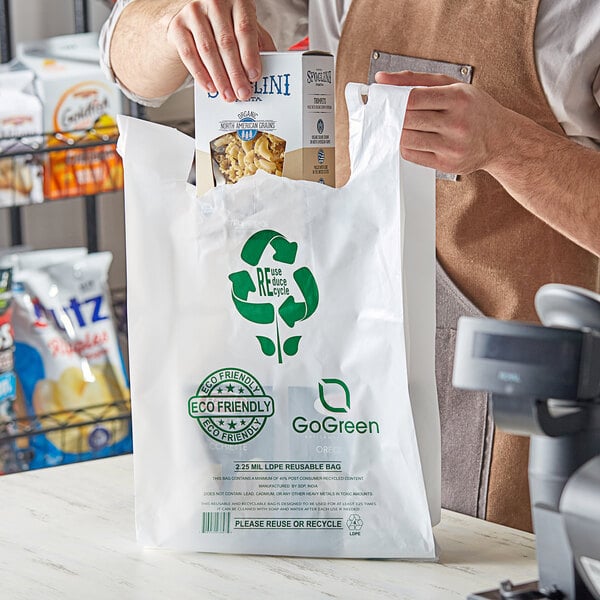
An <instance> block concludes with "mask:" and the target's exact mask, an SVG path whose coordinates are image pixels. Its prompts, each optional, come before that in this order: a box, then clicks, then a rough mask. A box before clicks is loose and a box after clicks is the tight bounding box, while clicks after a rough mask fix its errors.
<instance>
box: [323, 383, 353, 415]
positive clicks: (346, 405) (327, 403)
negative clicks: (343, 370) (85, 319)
mask: <svg viewBox="0 0 600 600" xmlns="http://www.w3.org/2000/svg"><path fill="white" fill-rule="evenodd" d="M325 386H328V387H329V388H333V389H334V390H336V388H339V389H340V390H342V392H343V393H344V402H343V404H342V405H341V406H334V405H333V403H332V402H331V400H330V399H329V398H328V397H327V394H326V393H325ZM319 400H320V401H321V404H322V406H323V408H324V409H325V410H328V411H329V412H333V413H345V412H348V411H349V410H350V390H349V389H348V386H347V385H346V384H345V383H344V382H343V381H342V380H341V379H323V380H322V381H319Z"/></svg>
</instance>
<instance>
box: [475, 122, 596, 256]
mask: <svg viewBox="0 0 600 600" xmlns="http://www.w3.org/2000/svg"><path fill="white" fill-rule="evenodd" d="M506 125H507V128H506V129H505V131H507V132H508V133H507V136H506V138H505V140H504V141H503V142H502V143H503V144H504V145H505V147H504V149H503V151H500V152H498V153H496V157H495V158H494V159H493V160H492V162H491V163H490V164H489V165H488V166H486V168H485V170H486V171H487V172H488V173H490V175H492V176H493V177H494V178H495V179H497V180H498V181H499V182H500V183H501V184H502V186H503V187H504V188H505V189H506V191H507V192H508V193H509V194H510V195H511V196H512V197H513V198H515V200H517V201H518V202H519V203H520V204H522V205H523V206H524V207H525V208H527V209H528V210H529V211H531V212H532V213H533V214H535V215H536V216H538V217H539V218H540V219H542V220H543V221H545V222H547V223H548V224H549V225H551V226H552V227H553V228H554V229H556V230H558V231H560V232H561V233H562V234H563V235H565V236H566V237H568V238H569V239H571V240H573V241H574V242H575V243H577V244H579V245H580V246H583V247H584V248H586V249H587V250H589V251H590V252H593V253H594V254H596V255H599V256H600V152H597V151H595V150H592V149H590V148H585V147H583V146H581V145H579V144H577V143H575V142H573V141H571V140H568V139H566V138H565V137H563V136H560V135H557V134H555V133H552V132H550V131H548V130H547V129H545V128H543V127H541V126H540V125H538V124H537V123H535V122H533V121H531V120H530V119H528V118H526V117H524V116H522V115H519V114H517V113H514V112H512V113H511V116H510V122H509V123H506Z"/></svg>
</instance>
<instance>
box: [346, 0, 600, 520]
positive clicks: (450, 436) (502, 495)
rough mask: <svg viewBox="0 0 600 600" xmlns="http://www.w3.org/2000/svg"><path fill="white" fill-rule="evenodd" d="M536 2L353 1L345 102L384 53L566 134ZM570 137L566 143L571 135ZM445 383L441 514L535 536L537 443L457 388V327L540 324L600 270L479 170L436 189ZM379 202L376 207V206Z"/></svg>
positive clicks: (439, 354)
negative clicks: (463, 320) (541, 305)
mask: <svg viewBox="0 0 600 600" xmlns="http://www.w3.org/2000/svg"><path fill="white" fill-rule="evenodd" d="M538 4H539V0H530V1H528V0H488V1H487V2H482V1H481V0H461V1H458V0H427V2H424V1H423V0H397V1H395V2H393V1H391V0H383V1H378V2H375V1H369V0H353V3H352V6H351V9H350V11H349V13H348V16H347V19H346V24H345V27H344V30H343V33H342V38H341V41H340V46H339V50H338V62H337V89H336V92H337V97H338V98H343V90H344V86H345V84H346V83H347V82H348V81H362V82H366V81H367V78H368V73H369V63H370V61H371V60H372V58H373V55H374V54H373V53H374V52H376V51H379V52H383V53H389V54H393V55H403V56H408V57H417V58H421V59H427V60H436V61H446V62H450V63H454V64H456V65H469V66H472V67H473V71H472V85H475V86H477V87H479V88H481V89H483V90H485V91H487V92H488V93H489V94H491V95H492V96H493V97H494V98H496V99H497V100H498V101H499V102H501V103H502V104H503V105H504V106H506V107H508V108H511V109H513V110H515V111H517V112H520V113H521V114H524V115H526V116H528V117H529V118H531V119H533V120H534V121H536V122H537V123H539V124H541V125H542V126H544V127H546V128H547V129H549V130H551V131H554V132H556V133H560V134H563V132H562V130H561V128H560V125H559V124H558V122H557V121H556V118H555V117H554V115H553V113H552V110H551V109H550V107H549V106H548V103H547V101H546V98H545V96H544V93H543V90H542V88H541V85H540V83H539V80H538V77H537V72H536V68H535V62H534V52H533V37H534V29H535V22H536V16H537V9H538ZM563 135H564V134H563ZM336 136H337V140H336V153H337V159H336V160H337V178H338V185H341V184H343V183H344V182H345V181H346V180H347V177H348V170H349V168H348V164H349V163H348V156H347V145H348V131H347V114H346V110H345V106H344V105H343V102H338V105H337V123H336ZM436 194H437V199H436V219H437V223H436V226H437V256H438V262H439V265H438V286H437V293H438V298H437V305H438V310H437V319H438V321H437V340H436V341H437V348H436V374H437V383H438V394H439V400H440V413H441V422H442V504H443V506H444V507H446V508H450V509H452V510H457V511H460V512H464V513H467V514H471V515H474V516H480V517H485V518H487V519H489V520H491V521H494V522H497V523H502V524H505V525H510V526H513V527H517V528H520V529H528V530H530V529H531V516H530V507H529V492H528V484H527V459H528V456H527V454H528V440H527V439H526V438H521V437H517V436H513V435H509V434H506V433H504V432H502V431H498V430H496V431H495V432H494V431H493V427H492V425H491V422H490V415H489V414H488V410H487V398H486V396H485V395H484V394H472V393H469V394H467V393H464V392H461V391H458V390H454V389H453V388H452V386H451V369H452V361H453V352H454V339H455V330H456V319H457V318H458V316H460V315H461V314H470V315H477V314H481V313H483V314H485V315H488V316H492V317H495V318H500V319H520V320H529V321H536V320H537V318H536V315H535V310H534V304H533V300H534V295H535V292H536V291H537V289H538V288H539V287H540V286H541V285H543V284H545V283H548V282H557V283H569V284H572V285H579V286H582V287H585V288H588V289H592V290H596V289H597V285H598V259H597V258H596V257H595V256H593V255H591V254H590V253H588V252H586V251H585V250H583V249H582V248H580V247H579V246H577V245H575V244H573V243H572V242H570V241H569V240H567V239H566V238H565V237H563V236H562V235H560V234H559V233H557V232H556V231H555V230H553V229H552V228H551V227H549V226H548V225H546V224H545V223H544V222H543V221H541V220H540V219H538V218H537V217H535V216H534V215H532V214H531V213H529V212H528V211H527V210H526V209H524V208H523V207H522V206H521V205H519V204H518V203H517V202H516V201H515V200H514V199H512V198H511V197H510V196H509V195H508V194H507V193H506V192H505V191H504V189H503V188H502V186H501V185H500V184H499V183H498V182H497V181H496V180H494V179H493V178H492V177H491V176H490V175H488V174H487V173H485V172H483V171H478V172H476V173H473V174H471V175H468V176H464V177H460V178H459V179H458V181H449V180H441V179H438V181H437V190H436ZM376 200H377V199H376V198H373V199H372V201H373V202H376Z"/></svg>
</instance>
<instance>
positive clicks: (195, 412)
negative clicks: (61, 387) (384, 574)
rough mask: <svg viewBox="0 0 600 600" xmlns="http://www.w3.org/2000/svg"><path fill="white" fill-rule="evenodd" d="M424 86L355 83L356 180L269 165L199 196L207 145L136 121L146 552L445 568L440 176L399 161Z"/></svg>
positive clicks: (132, 310)
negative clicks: (440, 564)
mask: <svg viewBox="0 0 600 600" xmlns="http://www.w3.org/2000/svg"><path fill="white" fill-rule="evenodd" d="M359 92H363V93H367V94H368V102H367V104H364V103H363V102H362V100H361V101H359V99H360V94H359ZM408 94H409V90H408V89H404V88H397V87H388V86H379V85H374V86H371V87H369V88H365V89H361V88H360V87H359V86H356V85H354V84H351V85H350V86H349V88H348V98H349V109H350V119H351V140H352V141H351V150H352V156H353V158H352V165H353V174H352V177H351V180H350V181H349V183H348V184H347V185H346V186H345V187H344V188H342V189H332V188H329V187H326V186H323V185H320V184H317V183H310V182H300V181H291V180H288V179H285V178H280V177H275V176H270V175H266V174H264V173H261V172H259V173H257V174H256V175H254V176H252V177H248V178H245V179H243V180H242V181H241V182H239V183H237V184H235V185H228V186H221V187H219V188H216V189H214V190H211V191H210V192H208V193H207V194H205V195H204V196H202V197H200V198H196V197H195V196H194V190H193V188H191V186H189V185H187V184H186V179H187V175H188V172H189V168H190V163H191V160H192V157H193V151H194V142H193V140H192V139H190V138H187V137H186V136H184V135H183V134H180V133H179V132H176V131H174V130H171V129H167V128H164V127H161V126H158V125H155V124H150V123H146V122H142V121H136V120H134V119H130V118H121V119H120V122H119V129H120V131H121V138H120V140H119V151H120V153H121V155H122V156H123V161H124V168H125V202H126V231H127V261H128V331H129V350H130V368H131V386H132V387H131V389H132V408H133V430H134V448H135V453H134V465H135V483H136V521H137V532H138V539H139V541H140V542H141V543H142V544H145V545H152V546H165V547H171V548H178V549H191V550H200V551H212V552H232V553H253V554H282V555H296V556H331V557H382V558H383V557H386V558H420V559H432V558H434V557H435V547H434V546H435V545H434V539H433V534H432V527H431V525H432V521H433V522H434V523H435V522H437V520H438V519H439V512H440V494H439V488H440V482H439V479H440V469H439V451H440V450H439V448H440V442H439V421H438V417H437V398H436V393H435V375H434V369H433V356H434V324H435V311H434V309H435V305H434V297H433V294H434V288H433V285H434V283H433V282H434V277H435V272H434V246H435V243H434V216H433V212H434V189H435V188H434V186H435V179H434V173H433V171H431V170H429V169H424V168H421V167H417V166H415V165H409V164H408V163H404V162H403V161H401V159H400V154H399V140H400V134H401V131H402V123H403V120H404V112H405V109H406V102H407V99H408ZM413 204H419V206H413ZM425 295H427V297H425ZM407 349H408V352H407ZM407 362H408V365H409V367H410V368H409V369H407ZM409 389H410V391H411V395H412V398H410V397H409ZM411 400H412V407H411ZM413 413H414V422H416V424H417V434H418V436H417V435H415V424H414V422H413ZM417 437H418V438H419V439H418V445H417ZM420 456H421V459H422V460H421V459H420ZM428 500H429V506H428ZM430 513H431V514H430Z"/></svg>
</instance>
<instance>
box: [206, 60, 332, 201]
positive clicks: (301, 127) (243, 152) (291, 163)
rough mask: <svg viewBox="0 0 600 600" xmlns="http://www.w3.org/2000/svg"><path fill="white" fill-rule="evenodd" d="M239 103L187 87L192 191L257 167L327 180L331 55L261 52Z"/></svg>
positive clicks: (329, 169)
mask: <svg viewBox="0 0 600 600" xmlns="http://www.w3.org/2000/svg"><path fill="white" fill-rule="evenodd" d="M262 61H263V76H262V78H261V79H260V80H259V81H257V82H256V83H254V85H253V93H252V97H251V98H250V99H249V100H248V101H246V102H240V101H236V102H226V101H225V100H223V98H221V97H220V95H219V94H218V93H215V94H209V93H207V92H205V91H204V90H202V89H201V88H200V87H199V86H196V88H195V121H196V190H197V193H198V195H201V194H203V193H204V192H206V191H207V190H209V189H210V188H213V187H215V186H217V185H222V184H227V183H236V182H237V181H239V180H240V179H241V178H242V177H245V176H247V175H253V174H254V173H256V171H257V170H259V169H260V170H263V171H266V172H267V173H271V174H273V175H279V176H283V177H288V178H290V179H304V180H307V181H317V182H319V183H325V184H327V185H331V186H333V185H334V184H335V169H334V163H335V155H334V152H335V141H334V140H335V138H334V120H335V117H334V85H335V82H334V69H333V67H334V59H333V56H332V55H331V54H327V53H323V52H303V53H300V52H265V53H263V54H262Z"/></svg>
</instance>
